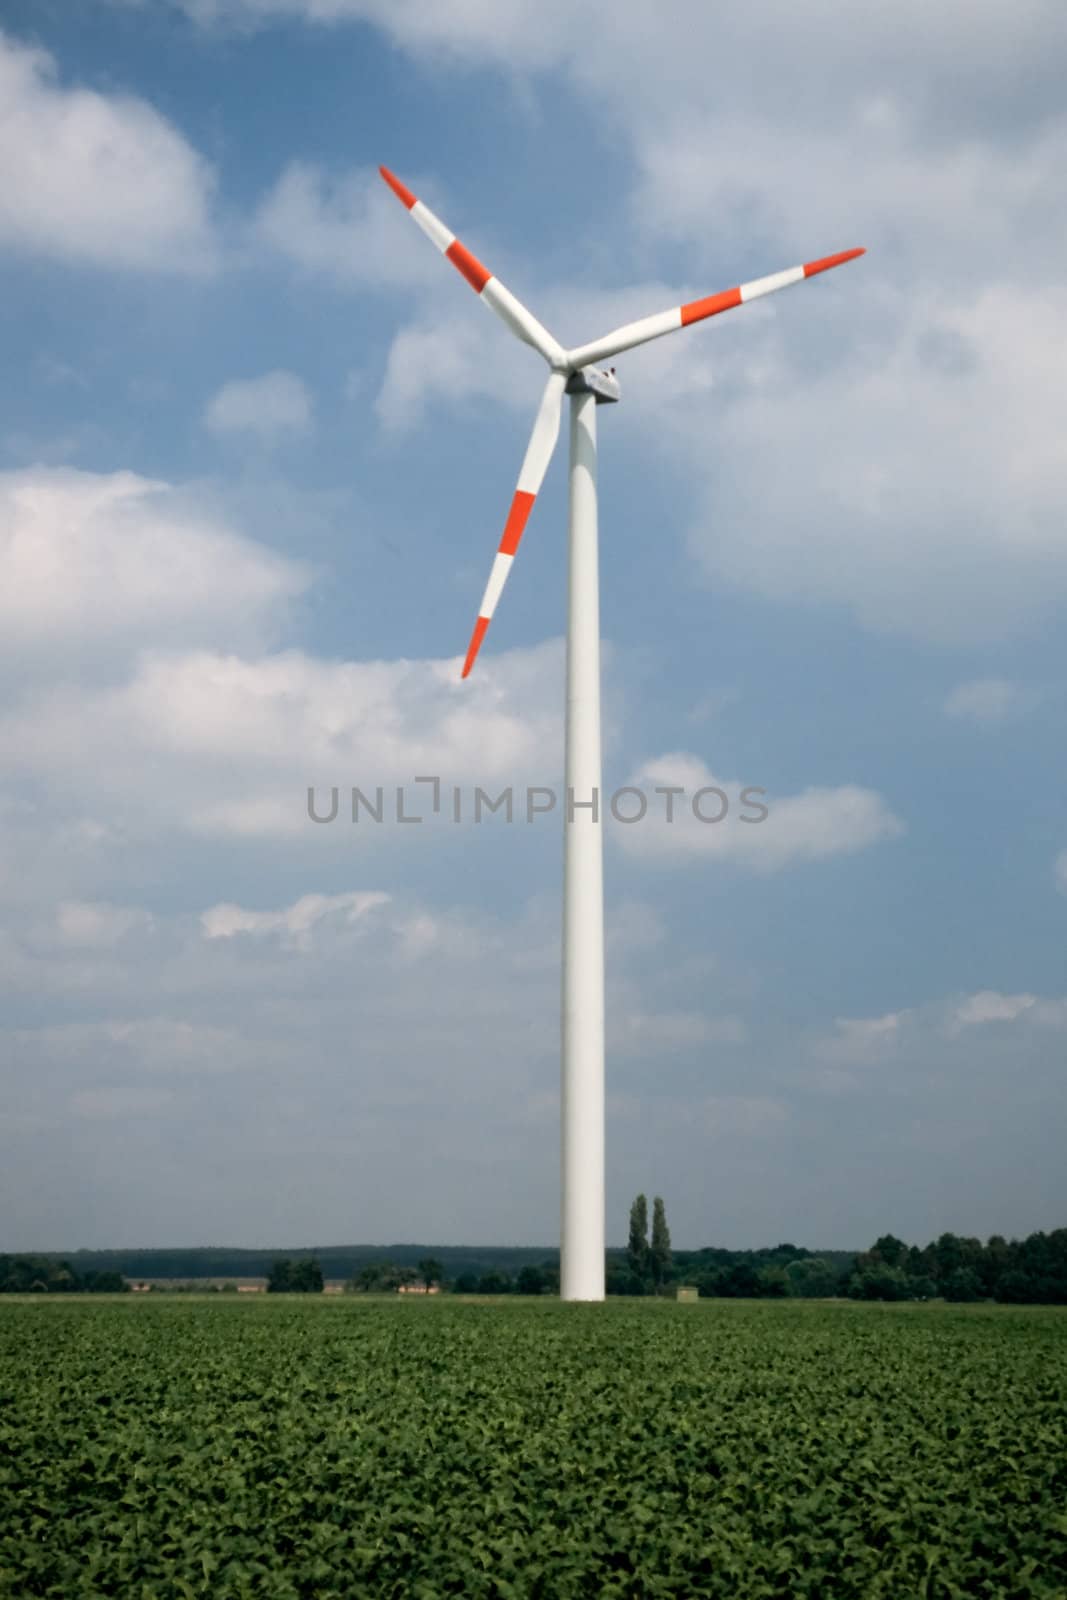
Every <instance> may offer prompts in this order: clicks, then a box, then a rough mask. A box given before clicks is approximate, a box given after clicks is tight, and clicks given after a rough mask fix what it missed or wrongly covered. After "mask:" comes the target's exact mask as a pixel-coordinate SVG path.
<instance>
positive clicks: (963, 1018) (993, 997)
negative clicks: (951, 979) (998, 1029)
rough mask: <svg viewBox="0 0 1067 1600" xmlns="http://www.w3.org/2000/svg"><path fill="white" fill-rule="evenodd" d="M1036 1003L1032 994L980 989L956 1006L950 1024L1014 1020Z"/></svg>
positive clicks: (963, 1026) (966, 1026) (958, 1026)
mask: <svg viewBox="0 0 1067 1600" xmlns="http://www.w3.org/2000/svg"><path fill="white" fill-rule="evenodd" d="M1036 1004H1037V997H1036V996H1035V995H1032V994H998V993H997V991H996V990H995V989H982V990H980V991H979V992H978V993H977V994H972V995H968V997H967V999H966V1000H964V1001H963V1002H962V1004H961V1005H958V1006H957V1007H956V1010H955V1012H954V1013H953V1017H952V1025H953V1026H954V1027H956V1028H971V1027H980V1026H982V1024H984V1023H987V1022H1015V1021H1017V1020H1018V1018H1019V1017H1021V1016H1023V1015H1024V1014H1025V1013H1026V1012H1028V1011H1031V1010H1032V1009H1033V1008H1034V1006H1036Z"/></svg>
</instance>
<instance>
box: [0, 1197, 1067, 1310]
mask: <svg viewBox="0 0 1067 1600" xmlns="http://www.w3.org/2000/svg"><path fill="white" fill-rule="evenodd" d="M605 1268H606V1271H605V1278H606V1288H607V1292H608V1294H609V1295H611V1296H617V1295H631V1296H639V1295H656V1294H659V1295H673V1294H674V1293H675V1292H676V1290H677V1288H678V1286H679V1285H681V1284H688V1285H691V1286H693V1287H695V1288H696V1289H697V1290H698V1292H699V1294H700V1295H701V1296H702V1297H704V1298H708V1297H713V1298H722V1299H780V1298H785V1297H787V1296H788V1297H795V1298H801V1299H827V1298H831V1297H845V1296H847V1297H849V1298H851V1299H855V1300H932V1299H935V1298H939V1299H944V1300H950V1301H956V1302H963V1301H978V1300H995V1301H998V1302H1001V1303H1003V1304H1009V1305H1011V1304H1014V1305H1065V1304H1067V1228H1057V1229H1054V1230H1053V1231H1052V1232H1051V1233H1032V1234H1030V1235H1029V1236H1028V1237H1027V1238H1025V1239H1021V1240H1019V1239H1012V1240H1007V1239H1005V1238H1004V1237H1003V1236H1002V1235H1000V1234H993V1235H992V1236H991V1237H990V1238H989V1239H987V1240H986V1241H985V1243H983V1242H982V1241H981V1240H980V1239H976V1238H969V1237H961V1236H959V1235H957V1234H954V1233H943V1234H941V1235H940V1237H939V1238H937V1239H935V1240H932V1241H931V1242H930V1243H929V1244H927V1245H925V1246H923V1247H920V1246H918V1245H909V1244H907V1243H906V1242H905V1241H904V1240H903V1239H898V1238H896V1237H895V1235H893V1234H890V1233H887V1234H883V1235H882V1236H881V1238H879V1239H876V1240H875V1242H874V1244H873V1245H872V1246H871V1248H870V1249H869V1250H864V1251H861V1252H860V1253H859V1254H858V1255H857V1254H855V1253H854V1252H852V1251H840V1250H839V1251H831V1250H827V1251H820V1252H818V1253H815V1252H813V1251H810V1250H806V1249H804V1248H803V1247H801V1246H799V1245H794V1244H787V1243H786V1244H778V1245H774V1246H771V1247H769V1248H764V1249H761V1250H726V1249H721V1248H717V1247H714V1246H708V1247H707V1248H705V1249H703V1250H677V1251H672V1248H671V1236H670V1229H669V1228H668V1226H667V1213H666V1208H665V1206H664V1203H663V1200H662V1199H661V1197H660V1196H658V1195H657V1196H656V1197H655V1199H654V1200H653V1203H652V1219H651V1233H650V1230H649V1217H648V1201H647V1199H646V1197H645V1196H644V1195H643V1194H640V1195H638V1196H637V1197H636V1198H635V1200H634V1202H633V1204H632V1206H631V1207H630V1218H629V1233H628V1238H627V1243H626V1248H625V1249H624V1250H608V1251H607V1252H606V1260H605ZM323 1276H324V1275H323V1269H322V1263H321V1262H320V1260H319V1259H318V1257H317V1256H305V1257H299V1258H296V1259H294V1258H292V1257H280V1258H276V1259H274V1260H273V1261H272V1262H270V1267H269V1276H268V1280H267V1290H268V1292H269V1293H271V1294H321V1293H322V1290H323V1286H324V1285H323ZM413 1285H422V1286H424V1287H425V1288H433V1287H436V1288H439V1289H441V1290H442V1291H445V1292H448V1293H452V1294H460V1295H464V1294H483V1295H501V1294H519V1295H555V1294H558V1293H559V1258H558V1256H550V1257H547V1258H546V1259H544V1260H542V1261H541V1262H540V1263H533V1262H528V1263H526V1264H525V1265H523V1266H522V1267H521V1268H520V1269H519V1270H518V1272H516V1273H512V1272H509V1271H507V1270H506V1269H504V1268H502V1267H496V1266H491V1267H489V1268H488V1270H486V1271H481V1272H476V1271H474V1270H465V1271H461V1272H459V1273H457V1274H456V1275H455V1277H450V1276H449V1275H448V1274H447V1272H446V1270H445V1268H444V1266H443V1265H442V1263H441V1261H440V1260H439V1259H438V1258H437V1257H436V1256H423V1257H421V1258H420V1259H419V1260H418V1261H417V1263H416V1264H415V1265H414V1266H411V1265H407V1264H404V1263H394V1262H392V1261H390V1260H389V1259H382V1260H377V1261H374V1262H371V1263H368V1264H366V1265H364V1266H362V1267H360V1268H359V1270H358V1271H356V1272H355V1273H353V1274H352V1276H351V1277H350V1278H349V1279H348V1280H347V1282H346V1284H345V1287H346V1289H347V1290H348V1291H349V1292H351V1293H356V1294H389V1293H394V1292H396V1291H397V1290H399V1289H401V1288H403V1287H407V1286H413ZM128 1288H129V1284H128V1283H127V1281H126V1280H125V1278H124V1277H123V1275H122V1274H121V1273H120V1272H117V1271H110V1270H108V1271H100V1270H94V1269H88V1270H86V1269H81V1270H76V1269H75V1268H74V1267H73V1266H72V1265H71V1263H70V1261H69V1260H59V1259H56V1258H54V1257H51V1256H35V1255H0V1294H120V1293H123V1292H125V1291H126V1290H128Z"/></svg>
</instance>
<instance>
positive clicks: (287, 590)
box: [0, 467, 308, 655]
mask: <svg viewBox="0 0 1067 1600" xmlns="http://www.w3.org/2000/svg"><path fill="white" fill-rule="evenodd" d="M307 583H308V573H307V571H306V570H305V569H304V568H303V567H301V566H300V565H299V564H298V563H296V562H294V561H289V560H285V559H283V558H281V557H279V556H276V555H274V554H272V553H271V552H270V551H269V550H266V549H264V548H263V547H262V546H261V545H256V544H253V543H252V542H251V541H250V540H247V539H244V538H242V537H241V535H240V534H238V533H235V532H234V531H233V530H232V529H230V528H229V527H228V526H226V524H225V523H224V522H223V521H222V519H221V518H220V517H219V516H218V515H217V514H216V513H215V512H214V511H213V510H212V509H211V508H210V507H209V506H207V505H198V504H196V503H195V502H194V501H193V500H192V499H190V498H189V497H188V496H183V495H181V494H179V493H178V492H176V491H175V490H174V489H172V488H171V487H170V485H168V484H165V483H158V482H153V481H151V480H150V479H147V478H141V477H138V476H137V475H136V474H135V473H132V472H114V473H99V474H98V473H91V472H75V471H72V470H68V469H47V468H40V467H37V468H30V469H28V470H25V471H21V472H2V473H0V651H2V650H3V648H4V646H5V645H6V646H7V647H8V648H14V649H16V650H18V651H19V652H20V655H21V654H22V653H23V652H25V651H26V650H27V649H33V648H37V647H44V646H47V647H48V649H49V650H50V651H54V650H56V649H57V648H58V649H60V650H62V649H66V648H69V647H72V646H74V645H78V644H84V643H86V642H93V643H95V644H97V645H99V646H101V647H103V648H107V649H111V648H112V647H114V646H116V645H119V644H125V645H129V644H130V643H132V642H136V641H137V640H139V639H144V640H147V639H152V640H153V641H154V642H157V643H158V642H159V641H160V640H162V639H165V638H167V637H168V636H173V637H180V638H182V639H183V640H186V641H192V640H197V639H204V638H209V637H216V638H217V637H218V636H219V635H220V633H221V634H222V635H223V636H224V637H227V638H230V639H234V640H235V642H238V641H248V640H249V639H256V638H261V637H262V636H263V633H264V628H265V626H266V625H267V624H268V623H269V622H270V619H271V618H272V617H274V616H275V615H277V614H278V613H279V612H280V611H281V610H282V609H283V608H284V606H285V604H286V603H287V602H288V601H290V600H291V599H293V598H294V597H295V596H296V595H297V594H299V593H300V592H301V591H302V590H303V589H304V588H306V587H307Z"/></svg>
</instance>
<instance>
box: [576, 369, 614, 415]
mask: <svg viewBox="0 0 1067 1600" xmlns="http://www.w3.org/2000/svg"><path fill="white" fill-rule="evenodd" d="M563 392H564V394H595V395H596V403H597V405H598V406H602V405H610V404H612V402H613V401H615V400H618V399H619V397H620V394H619V380H618V378H617V377H616V376H615V368H614V367H609V368H608V370H607V371H606V372H603V371H601V369H600V368H599V367H579V368H577V370H576V371H573V372H572V373H571V375H570V377H569V378H568V379H567V383H566V387H565V389H564V391H563Z"/></svg>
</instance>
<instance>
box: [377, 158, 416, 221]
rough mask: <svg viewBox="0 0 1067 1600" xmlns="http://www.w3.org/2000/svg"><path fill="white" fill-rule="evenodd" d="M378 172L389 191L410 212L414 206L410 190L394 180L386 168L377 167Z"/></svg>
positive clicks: (413, 197) (413, 198)
mask: <svg viewBox="0 0 1067 1600" xmlns="http://www.w3.org/2000/svg"><path fill="white" fill-rule="evenodd" d="M378 171H379V172H380V173H381V175H382V177H383V178H384V179H385V181H386V183H387V184H388V185H389V187H390V189H392V191H393V193H394V194H395V195H396V197H397V199H398V200H400V201H402V202H403V203H404V205H406V206H407V208H408V210H409V211H410V210H411V208H412V206H413V205H414V204H415V196H414V195H413V194H412V192H411V190H410V189H407V188H405V187H404V185H403V184H402V183H401V181H400V179H399V178H394V177H393V174H392V173H391V172H390V171H389V168H388V167H379V168H378Z"/></svg>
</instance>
